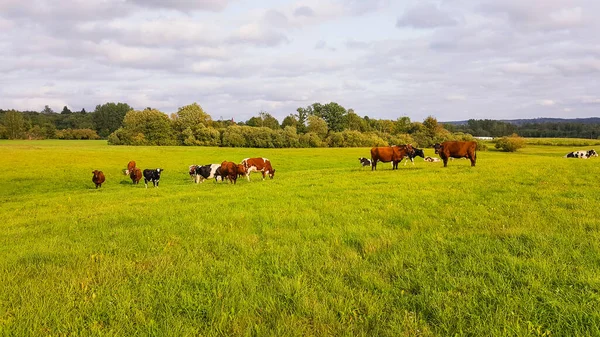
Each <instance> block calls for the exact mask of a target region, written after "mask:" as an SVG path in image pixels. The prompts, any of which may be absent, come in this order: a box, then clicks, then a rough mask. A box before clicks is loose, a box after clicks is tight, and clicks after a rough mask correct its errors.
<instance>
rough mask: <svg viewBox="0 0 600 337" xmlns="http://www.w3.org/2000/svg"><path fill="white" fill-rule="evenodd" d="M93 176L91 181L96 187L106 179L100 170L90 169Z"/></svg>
mask: <svg viewBox="0 0 600 337" xmlns="http://www.w3.org/2000/svg"><path fill="white" fill-rule="evenodd" d="M92 173H93V174H94V176H93V177H92V182H93V183H94V184H95V185H96V188H98V187H102V183H104V181H105V180H106V179H105V177H104V173H102V171H98V170H94V171H92Z"/></svg>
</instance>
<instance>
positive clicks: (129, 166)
mask: <svg viewBox="0 0 600 337" xmlns="http://www.w3.org/2000/svg"><path fill="white" fill-rule="evenodd" d="M134 168H135V161H133V160H132V161H130V162H129V163H127V169H126V170H125V175H126V176H127V175H129V173H131V170H133V169H134Z"/></svg>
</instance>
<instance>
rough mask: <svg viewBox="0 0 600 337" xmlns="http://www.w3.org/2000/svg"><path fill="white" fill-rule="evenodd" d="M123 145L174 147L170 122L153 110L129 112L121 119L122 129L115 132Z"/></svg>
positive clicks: (162, 114) (167, 118)
mask: <svg viewBox="0 0 600 337" xmlns="http://www.w3.org/2000/svg"><path fill="white" fill-rule="evenodd" d="M115 133H116V134H117V135H116V136H117V138H118V139H119V140H120V141H121V142H122V143H123V142H124V143H125V144H127V143H130V144H134V145H174V144H175V141H174V140H173V137H172V128H171V121H170V120H169V117H168V116H167V115H165V114H164V113H162V112H160V111H158V110H155V109H145V110H142V111H134V110H130V111H129V112H127V114H126V115H125V118H124V119H123V128H122V129H118V130H116V132H115Z"/></svg>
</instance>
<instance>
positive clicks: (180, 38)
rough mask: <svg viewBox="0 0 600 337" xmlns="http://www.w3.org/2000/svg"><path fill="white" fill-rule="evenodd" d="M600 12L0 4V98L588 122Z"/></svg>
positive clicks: (326, 2)
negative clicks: (326, 106)
mask: <svg viewBox="0 0 600 337" xmlns="http://www.w3.org/2000/svg"><path fill="white" fill-rule="evenodd" d="M598 12H600V2H598V1H593V0H546V1H531V2H529V3H525V4H524V3H522V1H519V0H506V1H503V2H502V3H497V1H494V0H479V1H467V0H440V1H417V0H413V1H408V2H403V3H396V2H393V1H390V0H373V1H360V0H318V1H317V0H286V1H275V0H268V1H263V2H261V3H260V4H257V3H255V2H251V1H244V0H237V1H233V0H206V1H195V2H188V1H171V2H168V3H161V2H159V1H142V0H125V1H123V0H89V1H74V0H71V1H64V2H60V3H52V2H50V1H49V0H42V1H39V2H37V3H36V6H31V5H29V4H28V3H27V2H19V1H16V0H6V1H2V2H0V31H3V33H4V34H0V46H2V47H4V48H0V61H1V62H0V70H1V71H2V73H3V76H2V78H0V103H1V104H2V105H6V106H10V108H11V109H15V110H30V111H41V110H42V109H43V108H44V106H45V105H48V106H50V107H51V108H52V109H53V110H54V111H56V112H60V110H62V107H63V106H67V107H69V108H70V109H71V110H73V111H80V110H81V109H82V108H85V110H86V111H88V112H92V111H93V110H94V107H95V106H96V105H97V104H104V103H106V102H123V103H127V104H129V105H130V106H132V107H134V108H135V109H137V110H140V109H143V108H145V107H147V106H151V107H154V108H156V109H158V110H160V111H163V112H165V113H169V114H170V113H172V112H176V111H177V108H179V107H181V106H184V105H187V104H191V103H192V102H197V103H198V104H200V105H201V106H202V107H203V108H204V110H205V111H206V112H207V113H208V114H210V115H211V116H214V117H215V118H217V117H218V118H222V119H231V118H233V119H234V120H237V121H240V120H241V121H246V120H248V119H250V118H251V117H254V116H257V115H258V113H259V112H260V111H266V112H268V113H269V114H271V115H272V116H273V117H275V118H277V119H278V120H280V121H281V120H283V118H285V117H286V116H287V115H289V114H293V113H295V112H296V109H297V108H298V107H306V106H308V105H310V104H312V103H315V102H321V103H328V102H337V103H339V104H340V105H342V106H344V107H345V108H346V109H354V111H355V112H356V113H357V114H358V115H360V116H369V117H372V118H376V119H397V118H399V117H402V116H408V117H409V118H410V119H411V120H415V121H416V120H424V119H425V118H426V117H427V116H434V117H435V118H436V119H438V120H440V121H461V120H468V119H492V120H511V119H536V118H565V119H575V118H594V117H596V116H598V115H600V112H599V111H600V110H599V108H600V95H599V94H598V93H597V91H598V90H597V88H598V85H597V80H596V78H597V77H598V75H599V74H600V47H598V46H599V45H600V43H599V42H600V40H599V38H598V37H597V34H596V33H595V32H597V31H600V22H598V20H596V19H595V17H594V15H593V13H598ZM24 41H27V42H24ZM89 102H98V103H97V104H94V105H89ZM540 116H544V117H540ZM573 116H577V117H573Z"/></svg>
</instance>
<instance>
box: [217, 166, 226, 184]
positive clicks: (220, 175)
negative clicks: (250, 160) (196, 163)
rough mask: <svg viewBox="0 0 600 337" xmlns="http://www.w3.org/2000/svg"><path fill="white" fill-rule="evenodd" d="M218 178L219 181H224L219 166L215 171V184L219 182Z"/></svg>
mask: <svg viewBox="0 0 600 337" xmlns="http://www.w3.org/2000/svg"><path fill="white" fill-rule="evenodd" d="M219 177H220V179H221V181H225V176H224V175H223V172H221V165H219V167H218V168H217V170H216V171H215V182H217V181H219Z"/></svg>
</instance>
